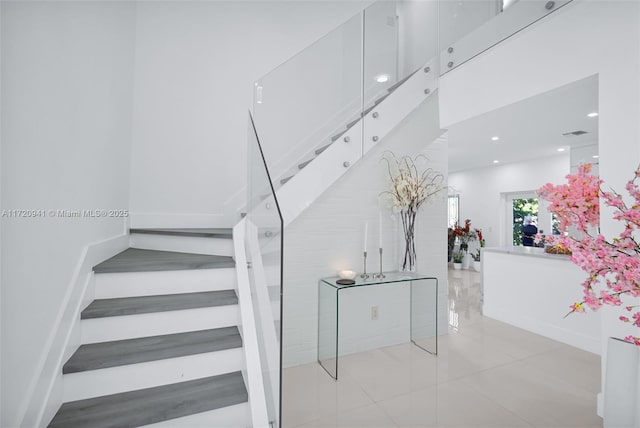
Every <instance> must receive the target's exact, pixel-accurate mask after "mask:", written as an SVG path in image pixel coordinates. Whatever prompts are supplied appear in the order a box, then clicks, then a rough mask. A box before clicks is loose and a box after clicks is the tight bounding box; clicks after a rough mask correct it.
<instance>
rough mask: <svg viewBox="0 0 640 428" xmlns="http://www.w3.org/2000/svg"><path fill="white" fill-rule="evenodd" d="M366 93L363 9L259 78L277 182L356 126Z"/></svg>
mask: <svg viewBox="0 0 640 428" xmlns="http://www.w3.org/2000/svg"><path fill="white" fill-rule="evenodd" d="M361 92H362V15H361V14H358V15H357V16H354V17H353V18H351V19H349V20H348V21H347V22H345V23H344V24H342V25H341V26H340V27H338V28H336V29H335V30H333V31H331V32H329V33H328V34H326V35H325V36H324V37H322V38H321V39H320V40H318V41H317V42H315V43H313V44H312V45H311V46H309V47H308V48H306V49H305V50H304V51H302V52H300V53H298V54H297V55H296V56H294V57H293V58H291V59H290V60H288V61H287V62H285V63H283V64H282V65H280V66H279V67H277V68H276V69H274V70H273V71H271V72H270V73H269V74H267V75H265V76H264V77H262V78H260V79H259V80H258V81H257V82H255V84H254V106H253V112H254V119H255V124H256V129H257V131H258V135H259V136H260V142H261V143H262V147H263V149H264V154H265V159H266V161H267V164H268V165H269V168H270V171H271V173H272V178H273V180H274V183H275V184H276V187H279V186H280V180H281V179H283V178H287V177H289V176H291V175H294V174H295V173H297V172H298V170H299V169H300V168H299V165H300V164H303V163H304V162H305V161H308V160H311V159H313V158H314V157H315V156H316V151H317V150H318V149H321V148H322V147H325V146H326V145H328V144H330V143H332V142H333V141H334V140H337V139H338V137H336V136H338V135H340V134H341V133H342V132H344V131H346V129H347V125H348V124H351V125H353V123H354V121H355V120H357V119H358V118H359V117H360V116H359V114H360V111H361V107H362V100H361ZM354 138H356V137H353V136H352V138H351V141H352V142H353V143H354V144H353V146H356V147H358V148H359V147H360V146H359V144H357V143H358V142H356V141H353V140H354Z"/></svg>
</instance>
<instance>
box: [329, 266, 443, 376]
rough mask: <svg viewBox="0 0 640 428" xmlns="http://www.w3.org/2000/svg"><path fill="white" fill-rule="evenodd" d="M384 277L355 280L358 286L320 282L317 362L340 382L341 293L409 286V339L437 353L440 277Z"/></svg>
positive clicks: (333, 279) (392, 274)
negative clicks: (402, 285)
mask: <svg viewBox="0 0 640 428" xmlns="http://www.w3.org/2000/svg"><path fill="white" fill-rule="evenodd" d="M384 274H385V276H386V277H385V278H371V277H369V278H367V279H362V278H360V277H359V276H358V277H356V279H355V281H356V283H355V284H352V285H338V284H336V281H337V280H338V279H339V278H338V277H331V278H323V279H321V280H320V281H319V282H318V363H320V365H321V366H322V367H323V368H324V369H325V370H326V371H327V373H329V375H331V377H333V378H334V379H336V380H337V379H338V357H339V355H340V319H339V318H340V317H339V314H340V293H341V292H342V291H344V290H355V289H358V292H364V291H365V289H366V288H367V287H371V286H375V287H387V286H394V285H396V286H397V285H399V284H409V296H410V299H409V300H410V302H409V311H410V318H409V319H410V338H411V342H413V343H414V344H415V345H416V346H417V347H419V348H420V349H422V350H424V351H426V352H428V353H430V354H433V355H437V354H438V278H434V277H428V276H422V275H417V274H414V273H407V272H385V273H384Z"/></svg>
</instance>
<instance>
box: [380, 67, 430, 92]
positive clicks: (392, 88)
mask: <svg viewBox="0 0 640 428" xmlns="http://www.w3.org/2000/svg"><path fill="white" fill-rule="evenodd" d="M421 68H422V67H421ZM421 68H418V69H416V70H414V71H413V72H412V73H411V74H409V75H407V76H405V77H403V78H402V79H400V80H398V81H397V82H396V83H394V84H393V85H391V86H390V87H389V88H387V91H389V93H391V92H393V91H395V90H396V89H398V88H399V87H400V86H401V85H402V84H403V83H404V82H406V81H407V80H409V79H410V78H411V76H413V75H414V74H416V73H417V72H418V70H420V69H421Z"/></svg>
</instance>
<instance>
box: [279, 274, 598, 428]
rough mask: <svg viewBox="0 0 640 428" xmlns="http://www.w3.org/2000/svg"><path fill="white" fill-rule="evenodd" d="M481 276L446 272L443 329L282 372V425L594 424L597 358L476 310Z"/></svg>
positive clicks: (466, 425) (475, 425) (440, 425)
mask: <svg viewBox="0 0 640 428" xmlns="http://www.w3.org/2000/svg"><path fill="white" fill-rule="evenodd" d="M481 299H482V296H481V289H480V274H479V273H477V272H473V271H449V334H448V335H447V336H443V337H441V338H440V342H439V355H438V356H437V357H433V356H431V355H429V354H427V353H425V352H424V351H421V350H419V349H417V348H416V347H415V346H413V345H410V344H402V345H397V346H391V347H386V348H380V349H376V350H373V351H368V352H362V353H358V354H353V355H349V356H345V357H341V358H340V379H339V380H338V381H337V382H336V381H334V380H333V379H332V378H330V377H329V376H328V375H327V373H326V372H325V371H324V370H323V369H322V368H321V367H320V366H319V365H318V364H317V363H312V364H306V365H303V366H298V367H293V368H289V369H285V370H284V373H283V425H284V426H285V427H290V428H292V427H491V428H494V427H581V428H586V427H601V426H602V419H600V418H599V417H598V416H597V415H596V394H597V393H598V392H600V357H598V356H597V355H594V354H591V353H588V352H584V351H581V350H578V349H576V348H572V347H570V346H567V345H564V344H562V343H559V342H556V341H554V340H551V339H547V338H544V337H542V336H538V335H536V334H533V333H529V332H527V331H525V330H521V329H519V328H515V327H512V326H510V325H508V324H504V323H501V322H498V321H494V320H492V319H490V318H485V317H483V316H482V315H481V313H480V308H481Z"/></svg>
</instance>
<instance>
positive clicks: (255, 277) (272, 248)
mask: <svg viewBox="0 0 640 428" xmlns="http://www.w3.org/2000/svg"><path fill="white" fill-rule="evenodd" d="M248 134H249V141H248V143H249V144H248V147H247V157H248V165H247V167H248V174H247V205H246V216H245V224H246V242H245V244H246V252H247V260H248V262H249V264H250V269H249V280H250V288H251V296H252V303H253V309H254V316H255V319H256V330H257V336H258V347H259V353H260V363H261V368H262V375H263V376H262V378H263V385H264V389H265V398H266V403H267V412H268V415H269V420H270V421H271V422H272V426H273V427H279V426H280V385H281V372H282V368H281V365H280V361H281V358H280V355H281V352H282V346H281V340H280V337H281V302H282V299H281V296H282V252H283V245H284V240H283V233H282V231H283V221H282V215H281V212H280V208H279V205H278V200H277V197H276V195H275V191H274V188H273V186H272V180H271V176H270V173H269V170H268V168H267V164H266V163H265V159H264V156H263V151H262V148H261V144H260V140H259V138H258V136H257V134H256V132H255V127H254V122H253V119H252V118H251V115H249V133H248Z"/></svg>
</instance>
